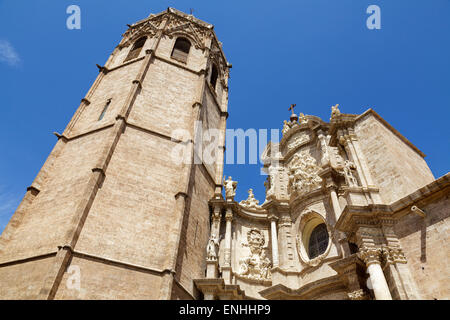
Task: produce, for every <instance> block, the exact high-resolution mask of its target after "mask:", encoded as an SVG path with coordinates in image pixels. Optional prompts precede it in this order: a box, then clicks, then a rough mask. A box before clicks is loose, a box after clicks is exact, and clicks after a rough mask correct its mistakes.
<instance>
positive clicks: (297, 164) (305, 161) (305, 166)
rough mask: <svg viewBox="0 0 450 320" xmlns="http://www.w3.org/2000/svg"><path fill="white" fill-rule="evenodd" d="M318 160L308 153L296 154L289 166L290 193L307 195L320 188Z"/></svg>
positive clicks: (320, 179)
mask: <svg viewBox="0 0 450 320" xmlns="http://www.w3.org/2000/svg"><path fill="white" fill-rule="evenodd" d="M319 171H320V167H318V166H317V164H316V160H315V159H314V158H313V157H311V155H310V154H309V153H307V152H303V153H301V154H295V155H294V157H293V159H292V161H291V162H290V164H289V192H290V193H292V192H297V193H299V194H305V193H308V192H310V191H312V190H315V189H317V188H319V187H320V185H321V182H322V178H320V177H319V175H318V172H319Z"/></svg>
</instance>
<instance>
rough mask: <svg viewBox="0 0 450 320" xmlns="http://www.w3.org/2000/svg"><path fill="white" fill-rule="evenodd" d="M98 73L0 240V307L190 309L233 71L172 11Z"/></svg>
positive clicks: (127, 41) (196, 28)
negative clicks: (113, 304) (172, 305)
mask: <svg viewBox="0 0 450 320" xmlns="http://www.w3.org/2000/svg"><path fill="white" fill-rule="evenodd" d="M98 68H99V75H98V77H97V79H96V80H95V81H94V83H93V84H92V87H91V88H90V90H89V91H88V92H87V94H86V96H85V97H84V98H83V99H82V100H81V104H80V106H79V107H78V109H77V111H76V112H75V114H74V116H73V118H72V119H71V121H70V122H69V124H68V125H67V127H66V129H65V130H64V132H63V133H61V134H58V133H56V136H57V138H58V141H57V143H56V145H55V147H54V149H53V150H52V152H51V153H50V155H49V157H48V158H47V160H46V162H45V163H44V165H43V167H42V168H41V170H40V171H39V173H38V175H37V177H36V178H35V180H34V181H33V183H32V184H31V185H30V186H29V187H28V188H27V192H26V194H25V196H24V198H23V200H22V202H21V204H20V205H19V207H18V208H17V210H16V212H15V213H14V215H13V217H12V218H11V220H10V222H9V224H8V225H7V227H6V228H5V230H4V232H3V234H2V235H1V238H0V282H1V283H2V285H1V286H0V298H2V299H36V298H37V299H178V298H180V299H191V298H194V299H195V298H199V297H200V294H199V292H198V291H197V289H196V288H195V287H194V284H193V279H196V278H202V277H204V273H205V263H204V261H205V255H206V253H205V248H206V244H207V241H208V237H209V224H210V222H209V214H210V213H209V207H208V200H209V199H211V198H212V197H213V196H215V195H216V196H217V197H221V195H220V193H221V187H222V176H223V153H224V142H225V128H226V119H227V116H228V113H227V104H228V74H229V69H230V68H231V65H230V64H228V63H227V60H226V58H225V55H224V53H223V51H222V46H221V43H220V42H219V41H218V40H217V37H216V35H215V33H214V31H213V26H212V25H210V24H208V23H205V22H203V21H200V20H198V19H196V18H195V17H193V16H192V15H188V14H185V13H182V12H180V11H177V10H175V9H172V8H169V9H167V10H166V11H164V12H162V13H159V14H156V15H153V14H152V15H150V16H149V17H148V18H146V19H143V20H141V21H138V22H136V23H135V24H133V25H131V26H129V28H128V30H127V31H126V32H125V33H124V34H123V38H122V40H121V42H120V43H119V45H118V46H117V47H116V48H115V50H114V51H113V53H112V54H111V55H110V56H109V58H108V60H107V61H106V63H105V65H104V66H99V65H98ZM210 129H214V130H215V132H218V135H217V136H216V137H215V139H211V141H212V140H214V141H215V144H213V146H212V148H211V141H208V140H207V139H204V136H205V134H203V133H204V132H208V130H210ZM199 132H200V133H201V134H199ZM180 133H182V134H180ZM208 143H209V145H208V147H209V148H207V144H208ZM198 146H202V148H199V147H198ZM179 150H184V151H187V152H184V153H183V154H184V156H183V157H184V158H183V159H184V160H183V161H180V157H181V156H180V155H179V152H178V151H179ZM203 150H209V151H212V153H213V154H214V161H211V159H210V157H209V158H208V160H209V161H205V160H204V157H203V155H202V151H203ZM186 154H187V156H186Z"/></svg>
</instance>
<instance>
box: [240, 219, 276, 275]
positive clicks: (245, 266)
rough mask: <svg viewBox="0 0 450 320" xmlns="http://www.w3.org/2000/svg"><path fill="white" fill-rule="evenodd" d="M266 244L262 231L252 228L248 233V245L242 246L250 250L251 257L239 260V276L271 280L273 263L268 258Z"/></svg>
mask: <svg viewBox="0 0 450 320" xmlns="http://www.w3.org/2000/svg"><path fill="white" fill-rule="evenodd" d="M264 244H265V239H264V235H263V234H262V232H261V231H260V230H258V229H256V228H252V229H251V230H249V231H248V232H247V243H243V244H242V245H243V246H244V247H249V248H250V255H248V256H247V257H244V258H242V259H240V260H239V272H238V275H239V276H241V277H244V278H248V279H252V280H270V278H271V273H270V268H271V266H272V263H271V262H270V260H269V258H267V256H266V253H265V250H266V248H265V247H264Z"/></svg>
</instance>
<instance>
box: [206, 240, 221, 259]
mask: <svg viewBox="0 0 450 320" xmlns="http://www.w3.org/2000/svg"><path fill="white" fill-rule="evenodd" d="M219 241H220V239H219V238H218V237H217V235H215V234H212V235H211V237H209V240H208V245H207V246H206V260H207V261H217V248H218V247H219Z"/></svg>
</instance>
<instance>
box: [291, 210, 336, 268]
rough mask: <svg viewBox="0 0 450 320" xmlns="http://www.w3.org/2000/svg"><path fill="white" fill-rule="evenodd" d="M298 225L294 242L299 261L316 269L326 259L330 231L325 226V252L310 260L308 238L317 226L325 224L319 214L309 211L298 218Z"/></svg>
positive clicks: (329, 242) (329, 244)
mask: <svg viewBox="0 0 450 320" xmlns="http://www.w3.org/2000/svg"><path fill="white" fill-rule="evenodd" d="M299 219H300V223H299V228H298V233H297V236H296V242H297V252H298V254H299V256H300V259H301V261H302V262H303V263H305V264H306V265H308V266H310V267H316V266H318V265H319V264H321V263H322V261H323V260H324V259H325V258H326V257H327V255H328V253H329V252H330V249H331V232H330V229H329V228H328V226H327V231H328V245H327V248H326V250H325V251H324V252H323V253H322V254H320V255H318V256H317V257H315V258H313V259H310V258H309V255H308V249H307V247H308V243H309V238H310V236H311V233H312V231H313V230H314V229H315V228H316V227H317V226H318V225H319V224H322V223H324V224H325V225H326V223H325V220H324V219H323V217H322V215H320V214H319V213H317V212H315V211H312V210H310V209H308V210H306V211H304V212H303V213H302V214H301V215H300V217H299Z"/></svg>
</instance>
